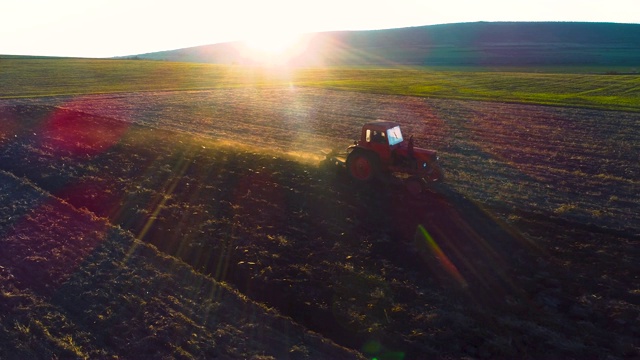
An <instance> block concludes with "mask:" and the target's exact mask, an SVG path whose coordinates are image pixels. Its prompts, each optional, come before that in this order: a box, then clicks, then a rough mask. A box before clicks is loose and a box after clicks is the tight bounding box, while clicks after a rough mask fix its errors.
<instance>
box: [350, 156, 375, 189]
mask: <svg viewBox="0 0 640 360" xmlns="http://www.w3.org/2000/svg"><path fill="white" fill-rule="evenodd" d="M378 168H379V166H378V159H376V158H375V156H374V155H372V154H370V153H367V152H363V151H353V152H352V153H351V154H349V157H347V170H349V174H350V175H351V177H352V178H354V179H356V180H358V181H363V182H364V181H369V180H371V179H373V178H374V177H375V176H376V175H377V174H378V170H379V169H378Z"/></svg>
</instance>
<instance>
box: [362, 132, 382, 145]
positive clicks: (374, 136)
mask: <svg viewBox="0 0 640 360" xmlns="http://www.w3.org/2000/svg"><path fill="white" fill-rule="evenodd" d="M366 136H367V139H366V140H367V142H374V143H378V144H387V136H386V134H385V133H384V131H378V130H371V129H367V133H366Z"/></svg>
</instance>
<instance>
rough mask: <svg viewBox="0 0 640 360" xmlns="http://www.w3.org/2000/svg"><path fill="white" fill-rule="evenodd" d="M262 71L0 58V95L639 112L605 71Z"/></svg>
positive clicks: (623, 79)
mask: <svg viewBox="0 0 640 360" xmlns="http://www.w3.org/2000/svg"><path fill="white" fill-rule="evenodd" d="M536 71H538V70H537V69H517V71H516V70H513V69H512V70H511V71H497V70H495V69H492V70H487V69H470V68H460V69H451V68H448V69H440V68H419V69H414V68H322V69H297V70H290V69H263V68H247V67H241V66H231V65H212V64H196V63H177V62H159V61H141V60H98V59H62V58H51V59H37V58H0V83H2V88H1V89H0V98H16V97H40V96H55V95H78V94H94V93H112V92H136V91H158V90H196V89H215V88H226V87H229V88H230V87H242V86H284V85H286V86H313V87H321V88H328V89H337V90H348V91H361V92H369V93H378V94H391V95H410V96H423V97H436V98H454V99H467V100H484V101H498V102H516V103H532V104H545V105H558V106H576V107H584V108H595V109H607V110H626V111H634V112H635V111H640V76H639V75H637V74H633V75H610V74H609V75H606V74H603V73H604V72H605V69H598V68H588V69H586V68H576V73H570V72H569V71H570V69H566V68H563V69H560V68H557V69H556V68H552V69H547V70H545V71H546V72H544V73H541V72H536Z"/></svg>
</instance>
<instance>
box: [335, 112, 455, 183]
mask: <svg viewBox="0 0 640 360" xmlns="http://www.w3.org/2000/svg"><path fill="white" fill-rule="evenodd" d="M327 159H328V160H329V161H331V162H334V163H335V164H336V165H345V166H346V169H347V171H348V173H349V175H351V177H352V178H353V179H355V180H357V181H361V182H366V181H370V180H372V179H374V178H378V177H379V176H380V175H385V174H388V175H391V174H398V175H399V176H398V178H402V179H403V180H404V184H405V186H406V188H407V190H408V191H409V192H410V193H411V194H414V195H416V194H419V193H421V192H423V191H424V190H425V189H426V186H428V185H429V184H430V183H434V182H440V181H442V180H443V173H442V170H441V169H440V166H439V164H438V155H437V153H436V151H435V150H427V149H420V148H416V147H414V146H413V137H411V138H409V140H405V139H404V138H403V137H402V131H400V124H398V123H396V122H393V121H384V120H377V121H372V122H369V123H366V124H364V125H363V126H362V132H361V135H360V140H359V141H355V142H354V145H351V146H349V147H348V148H347V149H346V151H344V152H342V153H338V152H335V151H334V152H331V153H329V154H327Z"/></svg>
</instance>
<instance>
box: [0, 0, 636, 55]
mask: <svg viewBox="0 0 640 360" xmlns="http://www.w3.org/2000/svg"><path fill="white" fill-rule="evenodd" d="M475 21H587V22H615V23H634V24H635V23H640V11H638V6H637V0H607V1H603V0H595V1H593V0H535V1H532V0H510V1H506V0H440V1H431V0H225V1H219V0H208V1H205V0H179V1H178V0H171V1H165V0H80V1H78V0H2V1H1V2H0V54H3V55H44V56H73V57H112V56H124V55H135V54H142V53H147V52H153V51H162V50H173V49H179V48H185V47H191V46H198V45H206V44H215V43H222V42H229V41H238V40H248V41H250V42H251V43H253V44H256V45H257V46H260V44H262V45H265V47H266V46H269V44H276V43H277V42H278V40H279V39H287V38H291V37H292V35H297V34H302V33H310V32H323V31H340V30H374V29H389V28H401V27H410V26H422V25H434V24H447V23H458V22H475ZM282 41H284V40H282Z"/></svg>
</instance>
